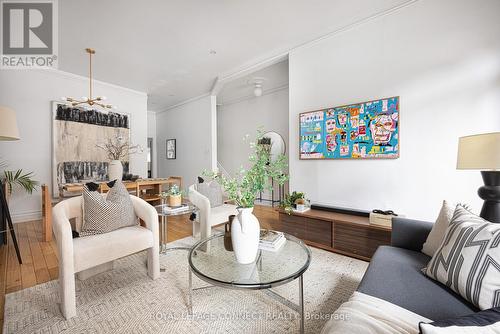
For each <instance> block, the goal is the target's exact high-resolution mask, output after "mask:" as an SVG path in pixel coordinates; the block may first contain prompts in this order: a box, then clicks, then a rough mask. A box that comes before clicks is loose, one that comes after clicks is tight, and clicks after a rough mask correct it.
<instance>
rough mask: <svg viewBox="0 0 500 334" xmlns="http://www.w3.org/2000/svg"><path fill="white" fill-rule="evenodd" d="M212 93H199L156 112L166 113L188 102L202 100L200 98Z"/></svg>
mask: <svg viewBox="0 0 500 334" xmlns="http://www.w3.org/2000/svg"><path fill="white" fill-rule="evenodd" d="M210 95H211V94H210V93H205V94H202V95H198V96H195V97H192V98H190V99H187V100H184V101H182V102H179V103H177V104H174V105H172V106H169V107H165V108H162V109H161V110H159V111H157V112H156V114H161V113H164V112H166V111H169V110H172V109H175V108H178V107H180V106H183V105H185V104H188V103H191V102H194V101H198V100H200V99H202V98H204V97H207V96H210Z"/></svg>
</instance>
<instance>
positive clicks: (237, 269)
mask: <svg viewBox="0 0 500 334" xmlns="http://www.w3.org/2000/svg"><path fill="white" fill-rule="evenodd" d="M285 237H286V239H287V241H286V243H285V244H284V245H283V246H282V247H281V248H280V249H279V250H278V251H276V252H272V251H265V250H259V251H258V253H257V256H256V260H255V261H254V262H253V263H251V264H239V263H238V262H236V258H235V256H234V253H233V252H232V251H227V250H226V249H225V248H224V234H223V233H222V234H216V235H213V236H211V237H210V238H207V239H204V240H201V241H199V242H198V243H196V244H195V245H194V246H193V247H192V248H191V250H190V252H189V257H188V259H189V269H190V270H189V299H188V304H189V305H188V308H189V313H190V314H192V312H193V297H192V294H193V291H195V290H199V289H205V288H208V287H213V286H217V287H224V288H229V289H248V290H265V292H266V293H267V294H268V295H269V296H271V297H273V298H274V299H275V300H277V301H279V302H281V303H282V304H284V305H285V306H287V307H289V308H291V309H292V310H294V311H296V312H298V313H299V316H300V332H301V333H303V332H304V284H303V277H302V276H303V274H304V272H305V271H306V270H307V268H309V264H310V263H311V251H310V250H309V248H308V247H307V246H306V245H305V244H304V242H303V241H302V240H300V239H297V238H295V237H294V236H291V235H289V234H286V233H285ZM193 273H194V274H195V275H196V276H197V277H198V278H200V279H201V280H203V281H205V282H207V283H209V284H210V286H206V287H201V288H196V289H193V284H192V281H193V279H192V274H193ZM297 278H298V279H299V304H296V303H293V302H291V301H289V300H288V299H286V298H285V297H283V296H281V295H279V294H278V293H277V292H275V291H273V290H272V288H273V287H276V286H280V285H283V284H286V283H289V282H292V281H294V280H296V279H297Z"/></svg>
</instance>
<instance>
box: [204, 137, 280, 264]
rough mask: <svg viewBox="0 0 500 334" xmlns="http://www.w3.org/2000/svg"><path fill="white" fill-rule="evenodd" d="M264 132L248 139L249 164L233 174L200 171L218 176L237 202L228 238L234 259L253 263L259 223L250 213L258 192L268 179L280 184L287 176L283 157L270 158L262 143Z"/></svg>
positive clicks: (211, 175) (256, 249)
mask: <svg viewBox="0 0 500 334" xmlns="http://www.w3.org/2000/svg"><path fill="white" fill-rule="evenodd" d="M262 139H263V132H262V131H260V130H259V131H258V132H257V139H256V141H255V142H252V143H250V147H251V148H252V150H253V152H252V153H251V154H250V156H249V161H250V163H251V167H250V168H248V169H244V168H243V167H242V168H241V169H240V171H239V172H238V173H237V174H236V175H235V176H234V177H226V176H224V175H220V174H218V173H217V172H204V173H203V174H204V175H206V176H208V177H210V178H212V179H215V180H217V182H219V184H220V185H221V186H222V187H223V188H224V190H225V191H226V193H227V196H228V198H229V200H231V201H234V202H235V203H236V205H237V206H238V215H237V216H236V217H235V218H234V219H233V222H232V224H231V240H232V245H233V250H234V253H235V256H236V260H237V261H238V262H239V263H242V264H247V263H252V262H253V261H254V260H255V256H256V255H257V251H258V246H259V236H260V224H259V221H258V220H257V218H256V217H255V216H254V215H253V213H252V211H253V207H254V202H255V200H256V198H257V194H258V193H260V192H261V191H264V190H271V187H272V186H271V182H270V181H271V179H273V180H274V181H276V182H277V183H278V184H280V185H283V184H284V183H285V182H286V181H287V180H288V175H286V174H285V170H286V168H287V163H286V157H285V156H284V155H282V154H281V155H279V156H277V157H276V159H274V161H271V159H270V150H269V149H268V147H267V145H266V144H264V145H261V144H260V143H261V142H262Z"/></svg>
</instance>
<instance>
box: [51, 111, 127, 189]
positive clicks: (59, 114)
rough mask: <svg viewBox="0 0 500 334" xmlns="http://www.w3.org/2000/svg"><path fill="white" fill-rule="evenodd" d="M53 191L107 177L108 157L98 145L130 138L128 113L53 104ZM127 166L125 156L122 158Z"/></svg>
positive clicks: (125, 170)
mask: <svg viewBox="0 0 500 334" xmlns="http://www.w3.org/2000/svg"><path fill="white" fill-rule="evenodd" d="M52 135H53V142H52V145H53V147H52V152H53V157H52V159H53V163H52V164H53V177H52V178H53V193H54V194H57V193H58V189H59V188H60V187H61V186H62V185H64V184H67V183H79V182H88V181H104V180H107V179H108V166H109V158H108V156H107V153H106V152H105V151H104V150H101V149H98V148H97V146H96V145H97V144H102V143H106V142H108V140H109V139H115V138H123V139H125V140H127V141H128V140H129V139H130V115H128V114H120V113H116V112H109V111H100V110H88V109H79V108H75V107H68V106H66V105H64V104H59V103H54V104H53V113H52ZM122 164H123V170H124V172H128V169H129V157H128V155H127V156H126V157H125V158H123V160H122Z"/></svg>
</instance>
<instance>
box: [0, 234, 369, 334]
mask: <svg viewBox="0 0 500 334" xmlns="http://www.w3.org/2000/svg"><path fill="white" fill-rule="evenodd" d="M194 242H195V240H194V239H193V238H191V237H189V238H185V239H181V240H178V241H176V242H174V243H170V244H169V246H170V247H173V246H185V245H192V244H193V243H194ZM311 251H312V261H311V265H310V267H309V269H308V270H307V271H306V273H305V274H304V302H305V318H306V321H305V330H306V333H319V332H320V331H321V328H322V327H323V326H324V324H325V323H326V321H328V319H329V317H330V315H331V314H332V313H333V312H334V311H335V310H336V309H337V308H338V307H339V306H340V304H342V303H343V302H344V301H346V300H347V299H348V298H349V296H350V295H351V294H352V292H353V291H354V290H355V289H356V287H357V286H358V284H359V282H360V280H361V278H362V276H363V274H364V272H365V270H366V268H367V265H368V264H367V262H364V261H360V260H356V259H353V258H349V257H346V256H342V255H338V254H334V253H330V252H327V251H323V250H319V249H316V248H311ZM145 259H146V254H145V253H144V252H142V253H137V254H134V255H131V256H129V257H126V258H123V259H121V260H118V261H116V262H115V268H114V269H113V270H112V271H109V272H106V273H102V274H99V275H97V276H94V277H92V278H90V279H88V280H86V281H79V280H77V283H76V289H77V293H76V294H77V300H76V302H77V314H78V316H77V317H75V318H72V319H70V320H65V319H64V318H63V317H62V316H61V314H60V312H59V308H58V304H57V303H58V302H59V293H58V289H57V281H51V282H47V283H44V284H40V285H37V286H34V287H32V288H29V289H25V290H21V291H17V292H14V293H10V294H8V295H6V297H5V318H4V319H5V320H4V329H3V330H4V333H60V332H66V333H239V334H241V333H298V332H299V319H298V314H297V313H296V312H294V311H292V310H291V309H289V308H288V307H286V306H284V305H283V304H281V303H279V302H277V301H275V299H273V298H271V297H270V296H268V295H267V294H265V293H263V292H262V291H243V290H231V289H225V288H219V287H214V288H210V289H202V290H197V291H194V292H193V315H189V314H188V312H187V306H186V305H187V296H188V292H187V291H188V263H187V252H186V251H171V252H168V253H167V254H165V255H161V256H160V261H161V265H162V267H164V268H166V271H165V272H162V273H161V277H160V278H159V279H157V280H155V281H153V280H151V279H149V277H148V276H147V273H146V267H145ZM205 285H206V283H204V282H203V281H201V280H199V279H198V278H196V277H195V276H194V275H193V286H194V287H201V286H205ZM276 291H277V292H279V293H280V294H281V295H283V296H285V297H286V298H288V299H290V300H291V301H293V302H297V301H298V282H297V281H293V282H291V283H288V284H286V285H283V286H280V287H277V288H276Z"/></svg>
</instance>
